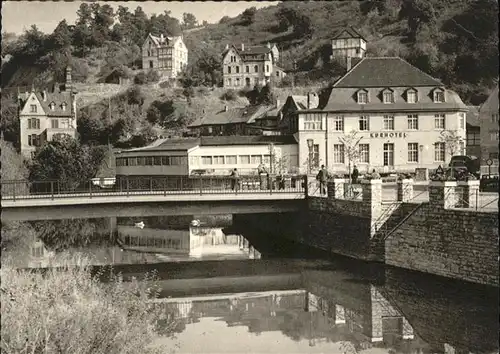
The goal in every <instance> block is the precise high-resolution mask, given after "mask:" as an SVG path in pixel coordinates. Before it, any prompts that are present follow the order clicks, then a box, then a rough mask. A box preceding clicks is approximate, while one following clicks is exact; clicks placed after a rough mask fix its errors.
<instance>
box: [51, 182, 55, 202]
mask: <svg viewBox="0 0 500 354" xmlns="http://www.w3.org/2000/svg"><path fill="white" fill-rule="evenodd" d="M50 195H51V197H52V200H54V181H50Z"/></svg>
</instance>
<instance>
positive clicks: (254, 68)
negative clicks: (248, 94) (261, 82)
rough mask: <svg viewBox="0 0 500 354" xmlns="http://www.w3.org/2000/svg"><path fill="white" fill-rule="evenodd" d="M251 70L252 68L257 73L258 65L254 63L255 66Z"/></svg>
mask: <svg viewBox="0 0 500 354" xmlns="http://www.w3.org/2000/svg"><path fill="white" fill-rule="evenodd" d="M253 70H254V71H255V72H256V73H258V72H259V66H258V65H255V66H254V67H253Z"/></svg>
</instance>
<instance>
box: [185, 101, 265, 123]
mask: <svg viewBox="0 0 500 354" xmlns="http://www.w3.org/2000/svg"><path fill="white" fill-rule="evenodd" d="M272 107H273V106H263V105H258V106H247V107H238V108H229V109H228V110H227V111H224V110H219V111H216V112H209V113H208V114H205V116H204V117H202V118H200V119H198V120H196V121H195V122H194V123H193V124H191V125H190V127H199V126H203V125H223V124H237V123H252V122H253V121H254V120H255V118H257V117H260V116H261V115H263V114H264V113H265V112H266V111H268V110H270V109H272Z"/></svg>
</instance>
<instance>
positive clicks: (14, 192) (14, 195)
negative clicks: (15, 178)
mask: <svg viewBox="0 0 500 354" xmlns="http://www.w3.org/2000/svg"><path fill="white" fill-rule="evenodd" d="M13 198H14V201H16V182H14V190H13Z"/></svg>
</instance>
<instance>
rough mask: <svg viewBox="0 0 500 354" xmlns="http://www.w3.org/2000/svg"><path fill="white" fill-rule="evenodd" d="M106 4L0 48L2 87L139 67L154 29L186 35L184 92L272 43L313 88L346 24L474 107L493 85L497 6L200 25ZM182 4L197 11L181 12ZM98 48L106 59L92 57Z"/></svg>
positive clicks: (426, 0) (408, 0)
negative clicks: (235, 55)
mask: <svg viewBox="0 0 500 354" xmlns="http://www.w3.org/2000/svg"><path fill="white" fill-rule="evenodd" d="M111 6H112V5H111ZM111 6H110V5H108V4H105V5H99V4H97V3H92V4H90V5H89V4H82V7H80V9H79V11H78V19H77V22H76V23H75V24H68V23H66V22H65V21H62V22H61V23H60V24H59V26H58V27H57V28H56V30H55V31H54V33H52V34H50V35H45V34H42V33H40V32H39V31H38V30H37V29H36V28H31V29H30V30H28V31H27V32H26V33H25V34H24V35H23V36H21V38H20V39H14V40H10V41H9V42H8V43H4V42H2V57H4V56H5V55H6V54H11V55H13V58H11V59H10V60H9V61H8V62H7V63H6V64H5V65H3V66H2V87H5V86H19V85H31V82H30V81H31V80H33V75H38V77H39V79H40V80H42V79H47V78H48V77H49V76H56V78H55V79H56V80H57V79H61V78H62V75H63V68H64V67H65V65H67V64H68V63H70V64H71V65H72V66H73V69H74V72H75V76H76V79H77V80H89V77H90V76H92V75H94V73H95V75H94V76H96V75H97V76H99V75H101V76H102V75H104V74H105V73H107V72H110V70H113V69H115V68H119V69H120V70H121V71H123V72H127V70H129V69H133V68H134V67H137V66H138V65H139V63H140V51H139V46H140V45H141V44H142V42H143V40H144V38H145V36H146V35H147V33H148V32H153V33H160V31H162V32H165V31H167V32H168V33H169V34H173V35H175V34H179V33H182V32H183V31H184V40H185V42H186V45H187V46H188V48H189V65H188V68H187V73H188V75H186V76H189V78H190V80H191V81H190V85H195V86H196V85H207V86H212V85H214V84H219V83H220V82H221V76H222V75H221V67H220V62H219V61H220V53H221V51H222V49H223V48H224V46H225V45H226V44H228V43H235V44H238V43H243V42H244V43H245V44H247V45H250V44H262V43H267V42H274V43H276V44H277V45H278V47H279V48H280V50H281V51H282V60H281V63H280V64H281V66H283V67H284V68H285V69H288V70H293V71H296V72H297V75H299V74H298V73H299V72H300V73H301V74H300V75H301V78H302V79H303V80H305V81H310V82H308V83H311V84H312V83H314V81H331V79H332V77H333V76H334V75H333V74H334V72H335V67H334V66H333V65H331V63H329V60H328V58H329V56H330V54H331V49H330V39H331V38H332V36H333V35H334V34H335V33H336V31H338V30H339V29H340V28H342V27H344V26H352V27H354V28H355V29H356V30H358V31H359V32H360V33H361V34H362V35H363V36H364V37H365V38H366V39H367V41H368V49H367V55H369V56H401V57H403V58H405V59H406V60H408V61H409V62H411V63H413V64H415V65H416V66H417V67H419V68H420V69H422V70H424V71H425V72H428V73H430V74H431V75H433V76H435V77H437V78H440V79H441V80H443V81H444V82H445V83H446V84H448V85H450V86H451V87H452V88H453V89H455V90H456V91H458V92H459V94H460V95H461V97H462V99H463V100H464V101H465V102H466V103H468V104H480V103H481V102H482V101H483V100H484V99H485V96H486V95H487V94H488V93H489V90H490V89H491V88H492V87H493V86H494V85H495V83H496V82H497V80H498V60H499V58H498V2H497V1H496V0H479V1H470V0H376V1H368V0H365V1H324V2H323V1H316V2H314V1H297V2H295V1H286V2H282V3H280V4H279V5H277V6H271V7H267V8H263V9H260V10H256V9H255V8H250V9H247V10H245V11H244V12H243V13H242V14H240V15H239V16H237V17H235V18H228V17H225V18H222V19H221V20H220V21H219V23H217V24H207V23H203V24H202V26H200V25H199V24H198V23H197V21H196V18H194V16H193V15H192V14H189V13H186V14H184V17H183V21H182V22H181V21H179V20H177V19H175V18H173V17H171V16H170V13H169V12H168V11H165V12H164V13H162V14H157V15H153V16H152V17H148V16H147V15H146V14H145V13H144V11H143V10H142V9H141V8H137V9H135V10H134V9H127V8H125V7H118V8H112V7H111ZM146 6H147V3H145V4H144V7H146ZM165 6H166V7H167V8H168V3H166V4H165ZM189 6H195V5H191V4H190V5H187V6H186V11H189ZM116 20H119V22H118V21H116ZM34 25H36V24H34ZM4 37H6V36H4ZM98 48H100V50H102V48H106V50H105V52H106V54H105V55H104V56H103V55H101V57H99V56H98V55H97V56H96V55H95V52H96V50H98ZM33 63H35V64H33ZM28 67H29V70H28V69H27V68H28ZM23 73H24V74H23Z"/></svg>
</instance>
